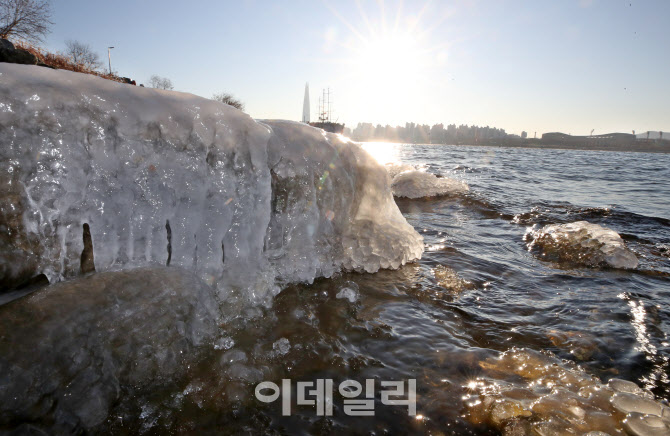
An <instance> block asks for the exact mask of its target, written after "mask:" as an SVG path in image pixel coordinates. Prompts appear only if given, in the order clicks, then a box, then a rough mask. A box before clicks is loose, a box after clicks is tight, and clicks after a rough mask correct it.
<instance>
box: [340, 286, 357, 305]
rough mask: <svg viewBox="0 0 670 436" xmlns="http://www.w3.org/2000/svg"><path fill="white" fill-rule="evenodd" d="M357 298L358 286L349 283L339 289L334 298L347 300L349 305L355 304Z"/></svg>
mask: <svg viewBox="0 0 670 436" xmlns="http://www.w3.org/2000/svg"><path fill="white" fill-rule="evenodd" d="M358 296H359V294H358V285H357V284H356V283H353V282H349V283H347V284H346V285H345V286H343V287H342V288H341V289H340V291H339V292H338V293H337V295H335V298H341V299H347V300H349V302H350V303H355V302H356V301H357V300H358Z"/></svg>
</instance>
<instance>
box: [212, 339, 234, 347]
mask: <svg viewBox="0 0 670 436" xmlns="http://www.w3.org/2000/svg"><path fill="white" fill-rule="evenodd" d="M234 345H235V341H234V340H233V338H229V337H227V336H226V337H223V338H219V339H218V340H217V341H216V342H214V349H215V350H228V349H230V348H233V346H234Z"/></svg>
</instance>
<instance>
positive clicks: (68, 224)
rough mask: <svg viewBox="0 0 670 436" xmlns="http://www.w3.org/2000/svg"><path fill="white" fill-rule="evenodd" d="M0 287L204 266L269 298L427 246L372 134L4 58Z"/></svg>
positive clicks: (219, 280) (207, 275)
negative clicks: (337, 130)
mask: <svg viewBox="0 0 670 436" xmlns="http://www.w3.org/2000/svg"><path fill="white" fill-rule="evenodd" d="M0 187H2V191H1V192H2V194H0V226H2V229H1V230H2V232H0V288H5V289H6V288H9V287H11V286H15V285H17V284H19V283H21V282H23V281H25V280H26V279H27V278H30V277H32V276H34V275H36V274H45V275H46V276H47V277H48V278H49V279H50V280H51V281H52V282H53V281H56V280H59V279H62V278H67V277H71V276H75V275H77V274H79V272H80V270H81V261H82V251H83V250H84V242H83V239H84V235H83V233H84V230H83V226H84V224H88V225H89V228H90V236H91V241H92V248H93V250H92V251H93V259H94V265H95V269H96V270H97V271H105V270H109V269H111V268H117V267H119V266H142V265H148V264H156V263H158V264H167V263H169V264H170V265H178V266H182V267H188V268H193V269H195V270H196V271H197V273H198V274H199V275H200V277H202V278H204V279H205V280H206V281H207V282H208V283H216V284H217V285H218V287H219V289H220V290H222V291H223V293H224V294H225V292H228V290H229V289H244V290H246V291H247V295H249V296H250V298H252V299H255V300H259V299H260V300H263V299H266V298H267V297H268V296H271V295H272V294H273V293H274V292H276V291H277V289H278V288H277V286H276V283H277V282H279V283H282V282H289V281H307V282H310V281H312V280H313V279H314V278H316V277H318V276H329V275H332V274H333V273H334V272H336V271H339V270H341V269H347V270H359V271H368V272H373V271H376V270H378V269H379V268H396V267H398V266H400V265H402V264H404V263H406V262H409V261H412V260H414V259H416V258H418V257H420V255H421V253H422V251H423V241H422V238H421V236H420V235H419V234H418V233H416V232H415V231H414V229H413V228H412V227H411V226H410V225H409V224H407V222H406V221H405V220H404V218H403V217H402V215H401V213H400V211H399V210H398V208H397V207H396V205H395V204H394V202H393V197H392V194H391V191H390V187H389V179H388V177H387V175H386V171H385V170H384V168H383V167H382V166H380V165H379V164H377V163H376V161H375V160H374V159H373V158H372V157H370V156H369V155H368V154H367V153H366V152H365V151H364V150H363V149H362V148H361V147H360V146H358V145H356V144H354V143H352V142H351V141H349V140H347V139H345V138H343V137H341V136H339V135H333V134H327V133H325V132H323V131H322V130H319V129H314V128H312V127H309V126H307V125H304V124H300V123H291V122H278V121H267V122H256V121H254V120H253V119H251V118H250V117H249V116H248V115H246V114H244V113H242V112H240V111H238V110H236V109H233V108H231V107H229V106H227V105H224V104H221V103H218V102H215V101H212V100H208V99H203V98H200V97H197V96H194V95H191V94H185V93H179V92H171V91H161V90H156V89H149V88H138V87H130V86H125V85H122V84H119V83H115V82H111V81H107V80H103V79H100V78H98V77H94V76H88V75H83V74H78V73H72V72H67V71H53V70H49V69H42V68H36V67H30V66H22V65H10V64H2V65H0Z"/></svg>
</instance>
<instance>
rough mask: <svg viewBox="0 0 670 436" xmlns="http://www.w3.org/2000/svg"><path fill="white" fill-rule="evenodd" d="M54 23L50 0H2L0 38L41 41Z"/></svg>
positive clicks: (0, 2)
mask: <svg viewBox="0 0 670 436" xmlns="http://www.w3.org/2000/svg"><path fill="white" fill-rule="evenodd" d="M52 24H53V22H52V21H51V3H50V2H49V0H0V38H4V39H7V38H9V37H13V38H18V39H23V40H25V41H28V42H33V43H36V42H40V41H42V38H43V37H44V36H45V35H46V34H47V33H49V26H50V25H52Z"/></svg>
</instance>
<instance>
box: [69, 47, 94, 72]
mask: <svg viewBox="0 0 670 436" xmlns="http://www.w3.org/2000/svg"><path fill="white" fill-rule="evenodd" d="M65 47H66V49H65V55H66V56H69V57H70V59H72V62H74V63H75V64H77V65H81V66H82V67H84V68H86V69H89V70H97V69H98V68H100V66H101V63H100V56H99V55H98V54H97V53H96V52H94V51H93V50H92V49H91V46H90V45H88V44H84V43H83V42H79V41H67V42H66V43H65Z"/></svg>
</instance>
